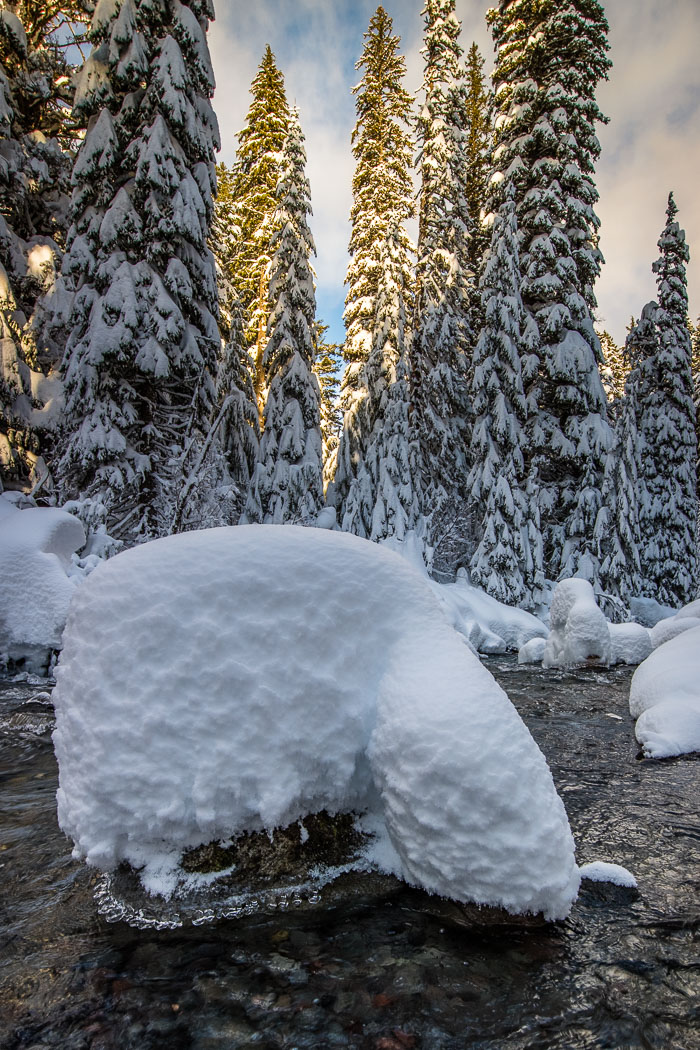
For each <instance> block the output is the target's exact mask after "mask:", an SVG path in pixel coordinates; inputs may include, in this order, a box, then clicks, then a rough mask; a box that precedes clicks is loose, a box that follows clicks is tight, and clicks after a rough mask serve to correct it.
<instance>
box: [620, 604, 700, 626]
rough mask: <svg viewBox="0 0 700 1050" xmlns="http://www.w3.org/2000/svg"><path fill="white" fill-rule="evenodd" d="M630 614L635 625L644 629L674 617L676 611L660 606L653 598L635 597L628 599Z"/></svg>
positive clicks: (669, 607)
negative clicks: (639, 625)
mask: <svg viewBox="0 0 700 1050" xmlns="http://www.w3.org/2000/svg"><path fill="white" fill-rule="evenodd" d="M686 608H687V607H686ZM630 612H631V614H632V616H633V617H634V620H635V622H636V623H641V624H643V625H644V627H655V626H656V624H657V623H658V622H659V621H660V620H664V619H666V618H667V617H669V616H675V614H676V612H677V610H676V609H672V608H671V606H670V605H661V603H660V602H657V601H656V599H655V598H641V597H637V598H631V599H630ZM689 615H691V614H689Z"/></svg>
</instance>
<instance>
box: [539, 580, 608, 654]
mask: <svg viewBox="0 0 700 1050" xmlns="http://www.w3.org/2000/svg"><path fill="white" fill-rule="evenodd" d="M549 627H550V630H549V637H548V638H547V645H546V647H545V651H544V655H543V657H542V666H543V667H581V666H584V667H590V666H601V667H607V666H608V665H609V664H610V631H609V629H608V621H607V620H606V619H605V616H604V615H603V613H602V612H601V611H600V609H599V608H598V605H597V604H596V600H595V595H594V593H593V588H592V587H591V585H590V583H589V582H588V580H579V579H570V580H562V581H561V582H560V583H558V584H557V585H556V587H555V588H554V594H553V596H552V605H551V608H550V612H549Z"/></svg>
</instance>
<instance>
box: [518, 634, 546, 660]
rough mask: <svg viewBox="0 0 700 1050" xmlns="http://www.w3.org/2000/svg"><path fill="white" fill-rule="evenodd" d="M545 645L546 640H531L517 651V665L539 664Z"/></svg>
mask: <svg viewBox="0 0 700 1050" xmlns="http://www.w3.org/2000/svg"><path fill="white" fill-rule="evenodd" d="M546 645H547V639H546V638H531V639H530V641H529V642H525V645H521V646H520V648H519V650H518V663H519V664H541V663H542V657H543V656H544V650H545V647H546Z"/></svg>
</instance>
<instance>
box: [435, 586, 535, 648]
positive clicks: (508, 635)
mask: <svg viewBox="0 0 700 1050" xmlns="http://www.w3.org/2000/svg"><path fill="white" fill-rule="evenodd" d="M431 585H432V587H433V590H434V592H435V594H436V595H437V596H438V598H439V599H440V600H441V602H442V603H443V604H444V606H445V608H446V609H447V612H448V615H449V617H450V620H451V622H452V624H453V626H454V628H455V629H456V630H457V631H459V633H460V634H463V635H464V637H465V638H467V639H468V640H469V642H470V644H471V645H472V646H473V647H474V649H475V650H476V651H477V652H478V653H506V652H513V651H515V652H517V651H518V650H519V649H520V648H521V647H522V646H523V645H525V644H526V642H529V641H530V640H531V639H533V638H546V636H547V628H546V627H545V626H544V624H543V623H542V621H541V620H538V619H537V617H536V616H533V615H532V614H531V613H529V612H526V611H525V610H524V609H516V608H513V607H512V606H510V605H504V604H503V602H499V601H498V600H497V599H496V598H492V597H491V595H490V594H487V593H486V591H482V590H480V588H478V587H472V586H471V584H470V583H469V581H468V580H467V579H466V578H464V577H458V578H457V581H456V582H455V583H436V582H434V581H431Z"/></svg>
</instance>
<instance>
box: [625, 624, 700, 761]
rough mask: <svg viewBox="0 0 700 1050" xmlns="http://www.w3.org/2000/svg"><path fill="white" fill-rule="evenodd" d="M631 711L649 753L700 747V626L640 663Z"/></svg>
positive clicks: (632, 687) (667, 753)
mask: <svg viewBox="0 0 700 1050" xmlns="http://www.w3.org/2000/svg"><path fill="white" fill-rule="evenodd" d="M630 713H631V715H632V717H633V718H636V719H637V725H636V728H635V735H636V737H637V740H638V741H639V743H640V744H641V745H642V747H643V749H644V753H645V754H646V755H647V756H648V757H650V758H670V757H671V756H673V755H682V754H686V753H688V752H690V751H700V627H694V628H692V629H691V630H688V631H684V632H683V633H682V634H679V635H677V636H676V637H675V638H672V639H671V640H670V641H667V642H664V644H663V645H660V646H659V647H658V649H655V650H654V651H653V653H652V654H651V656H649V657H647V659H646V660H645V661H644V663H642V664H640V665H639V667H638V668H637V670H636V671H635V672H634V675H633V676H632V683H631V685H630Z"/></svg>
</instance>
